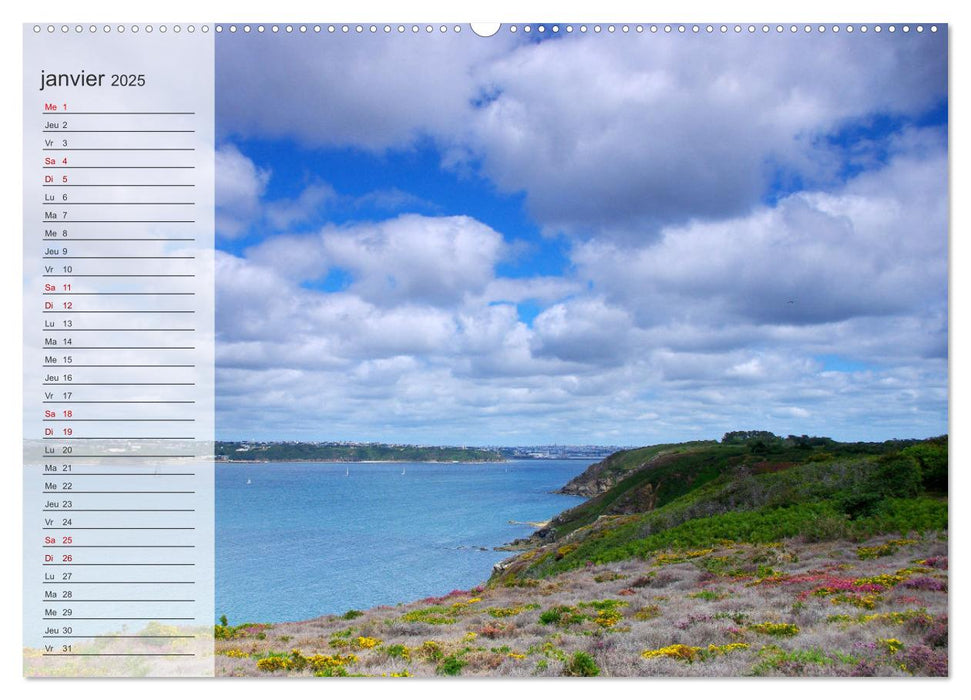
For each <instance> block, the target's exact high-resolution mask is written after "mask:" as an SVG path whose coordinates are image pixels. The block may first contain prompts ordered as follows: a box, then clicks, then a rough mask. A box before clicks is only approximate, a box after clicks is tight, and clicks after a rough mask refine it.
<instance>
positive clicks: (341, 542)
mask: <svg viewBox="0 0 971 700" xmlns="http://www.w3.org/2000/svg"><path fill="white" fill-rule="evenodd" d="M589 464H590V462H586V461H577V460H549V461H547V460H534V461H528V460H527V461H512V462H502V463H489V464H429V463H408V464H366V463H363V464H362V463H356V464H337V463H306V462H304V463H289V462H280V463H269V464H239V463H234V464H217V465H216V533H217V535H216V615H217V616H218V615H222V614H225V615H226V616H227V617H228V618H229V621H230V624H240V623H242V622H283V621H288V620H305V619H310V618H313V617H317V616H319V615H325V614H332V613H343V612H345V611H347V610H349V609H364V608H368V607H372V606H375V605H394V604H396V603H399V602H408V601H412V600H416V599H419V598H424V597H427V596H433V595H443V594H445V593H448V592H449V591H451V590H454V589H457V588H458V589H468V588H471V587H473V586H475V585H477V584H479V583H482V582H483V581H485V580H486V579H487V578H488V577H489V574H490V573H491V571H492V565H493V564H495V563H496V562H498V561H500V560H502V559H504V558H506V557H507V556H509V555H510V553H509V552H496V551H494V550H493V549H492V548H493V547H495V546H497V545H501V544H504V543H506V542H509V541H510V540H513V539H515V538H517V537H524V536H526V535H528V534H530V533H531V532H532V531H533V530H534V528H533V527H531V526H529V525H515V524H511V523H510V521H517V522H520V523H522V522H526V521H533V522H535V521H542V520H547V519H549V518H550V517H551V516H553V515H555V514H557V513H559V512H560V511H563V510H566V509H567V508H570V507H572V506H574V505H577V504H578V503H581V502H582V501H583V499H582V498H579V497H576V496H565V495H558V494H552V493H550V492H551V491H553V490H554V489H556V488H559V487H560V486H562V485H563V484H565V483H566V482H567V481H569V480H570V479H571V478H572V477H574V476H576V475H577V474H579V473H580V472H582V471H583V470H584V469H586V467H587V466H588V465H589Z"/></svg>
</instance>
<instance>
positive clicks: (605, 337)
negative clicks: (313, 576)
mask: <svg viewBox="0 0 971 700" xmlns="http://www.w3.org/2000/svg"><path fill="white" fill-rule="evenodd" d="M534 34H535V33H534ZM254 43H258V44H259V45H260V51H258V52H257V51H253V50H252V49H253V47H254ZM946 85H947V63H946V43H945V40H944V37H943V35H941V34H938V35H932V34H931V33H929V32H927V33H924V34H922V35H919V34H916V33H912V34H909V35H902V34H899V35H889V34H885V35H882V36H875V35H871V36H861V35H855V36H850V35H845V34H844V35H841V36H833V35H829V36H817V35H810V36H802V35H795V36H790V35H782V36H775V35H768V36H759V35H756V36H652V35H647V34H645V35H629V36H616V35H596V36H593V35H586V36H580V35H577V34H574V35H570V36H567V35H565V34H561V35H560V38H559V39H558V40H556V41H536V40H535V39H534V38H532V37H524V36H523V34H522V33H521V32H520V33H518V34H515V35H514V34H510V33H507V32H500V34H499V35H497V36H496V37H492V38H490V39H481V38H478V37H475V36H472V35H471V34H469V33H468V32H466V33H465V34H462V35H457V36H456V35H451V34H450V35H446V36H439V35H437V34H436V35H433V36H424V35H419V36H409V35H404V36H397V35H394V34H392V35H390V36H382V35H378V36H367V35H364V36H361V35H356V36H330V35H326V36H325V35H316V36H315V35H309V36H275V37H265V36H264V37H258V36H252V35H250V36H246V35H241V34H237V35H221V36H219V37H218V40H217V134H218V135H217V138H218V151H217V248H218V253H217V333H218V336H217V337H218V346H217V426H218V427H217V432H218V437H220V438H224V439H228V438H252V439H320V440H375V441H397V442H415V443H425V444H444V443H448V444H529V443H544V442H559V443H609V444H646V443H651V442H660V441H668V440H683V439H695V438H705V437H719V436H720V435H721V434H722V433H724V432H725V431H727V430H735V429H752V428H758V429H769V430H774V431H775V432H778V433H781V434H788V433H796V434H802V433H810V434H821V435H831V436H833V437H837V438H843V439H887V438H892V437H915V436H917V437H919V436H929V435H936V434H940V433H943V432H946V431H947V416H948V414H947V406H948V404H947V380H948V376H947V284H948V280H947V243H948V230H947V221H948V200H947V197H948V189H947V88H946Z"/></svg>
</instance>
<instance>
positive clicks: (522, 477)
mask: <svg viewBox="0 0 971 700" xmlns="http://www.w3.org/2000/svg"><path fill="white" fill-rule="evenodd" d="M645 13H646V11H645V12H641V11H639V12H638V13H637V14H641V15H643V14H645ZM398 14H400V15H402V16H404V15H407V14H408V13H407V12H406V11H402V12H400V13H398ZM632 14H633V13H632ZM553 19H555V17H554V18H553ZM631 19H632V20H633V19H635V18H634V17H632V18H631ZM929 19H931V20H933V19H935V18H934V17H930V18H929ZM22 32H23V81H22V82H23V103H22V104H23V181H22V182H23V227H22V229H23V336H22V337H23V342H22V346H23V497H22V508H23V569H22V570H23V584H22V589H23V643H22V647H23V675H24V676H27V677H31V678H41V677H43V678H52V677H54V678H63V677H124V678H131V677H169V678H173V677H182V678H185V677H194V678H199V677H218V678H223V677H247V678H263V679H266V678H273V679H284V678H286V679H310V678H337V677H368V678H406V677H420V678H426V679H438V682H441V681H443V680H445V679H450V678H478V679H493V678H518V679H531V678H543V679H552V678H574V679H575V678H589V677H597V678H615V677H621V678H671V677H688V676H691V677H706V678H716V677H717V678H726V677H731V678H738V677H790V678H792V677H795V678H807V677H828V678H834V677H861V676H866V677H878V678H887V677H894V678H912V677H919V678H926V677H941V676H943V677H947V676H949V675H950V671H949V649H950V647H949V636H948V629H949V628H948V616H949V610H950V607H949V576H948V574H949V566H948V559H949V539H948V532H949V516H948V492H949V484H950V483H951V482H950V479H949V469H948V467H949V458H948V442H949V439H948V438H949V382H950V380H951V375H950V373H949V282H950V280H949V244H950V239H949V215H950V206H951V200H950V196H949V193H950V189H949V136H948V134H949V90H948V73H949V59H948V55H949V53H948V52H949V47H948V35H949V25H948V24H947V23H946V22H933V21H927V22H916V21H914V22H884V21H875V22H852V23H847V22H820V21H813V22H805V21H804V22H786V23H778V22H738V23H734V22H732V23H725V22H690V23H687V22H686V23H670V22H656V23H652V22H644V21H627V22H625V21H614V22H528V23H522V22H520V23H494V24H486V23H483V24H469V23H468V22H455V21H452V22H441V21H437V22H428V21H421V22H402V21H394V22H357V23H355V22H347V23H344V22H278V23H273V22H262V23H260V22H252V23H245V22H242V23H232V22H182V23H180V22H137V23H131V22H116V21H112V22H106V21H101V20H99V21H86V22H78V21H70V22H47V21H45V22H29V21H28V22H27V23H25V24H24V25H23V27H22ZM38 682H39V681H38ZM33 683H36V682H34V681H32V684H33Z"/></svg>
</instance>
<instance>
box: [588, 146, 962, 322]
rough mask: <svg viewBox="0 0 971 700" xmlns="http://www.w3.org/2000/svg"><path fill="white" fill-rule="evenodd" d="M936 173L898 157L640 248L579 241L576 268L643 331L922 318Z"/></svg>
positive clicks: (941, 235)
mask: <svg viewBox="0 0 971 700" xmlns="http://www.w3.org/2000/svg"><path fill="white" fill-rule="evenodd" d="M945 177H946V158H945V156H944V154H943V153H938V154H937V155H936V156H935V157H933V158H929V159H926V160H915V159H912V158H909V157H903V156H902V157H900V158H898V159H896V160H895V161H894V162H893V163H891V164H890V165H889V166H887V167H886V168H884V169H882V170H880V171H876V172H869V173H866V174H864V175H861V176H859V177H858V178H856V179H855V180H853V181H851V182H850V183H848V184H847V185H846V186H845V187H843V188H841V189H840V190H837V191H835V192H801V193H797V194H793V195H791V196H789V197H786V198H785V199H783V200H781V201H780V202H779V203H778V204H777V205H776V206H774V207H760V208H758V209H757V210H756V211H754V212H753V213H752V214H750V215H748V216H745V217H739V218H732V219H727V220H723V221H718V222H694V223H691V224H688V225H686V226H683V227H672V228H668V229H664V230H663V231H662V234H661V237H660V239H659V240H658V241H657V242H656V243H654V244H651V245H647V246H641V247H636V248H632V247H629V246H627V247H625V246H621V245H619V244H617V243H614V242H611V241H604V240H598V241H593V242H589V243H585V244H582V245H580V246H579V247H578V248H577V250H576V261H577V263H578V266H579V267H580V270H581V272H580V274H581V275H583V276H585V277H587V278H589V279H590V280H592V281H593V282H594V284H595V285H596V287H597V288H598V289H601V290H603V291H604V292H605V293H606V296H607V298H608V299H609V300H611V301H612V302H614V303H621V304H623V305H625V306H627V307H628V308H631V309H633V310H634V312H635V314H636V317H637V319H638V322H639V323H640V324H642V325H646V326H650V325H655V324H663V323H667V322H670V321H671V320H672V315H674V318H675V319H678V318H680V320H682V321H685V322H690V321H691V320H692V319H695V320H704V321H705V322H707V323H711V324H719V323H724V322H726V321H730V322H749V323H753V324H779V325H806V324H821V323H829V322H838V321H843V320H847V319H851V318H856V317H865V316H893V315H901V314H902V315H908V314H915V313H925V312H927V311H930V310H934V309H935V307H937V308H938V309H939V307H940V306H941V304H943V303H944V301H945V299H946V288H947V211H948V209H947V190H946V183H945V181H944V178H945ZM740 340H741V339H740Z"/></svg>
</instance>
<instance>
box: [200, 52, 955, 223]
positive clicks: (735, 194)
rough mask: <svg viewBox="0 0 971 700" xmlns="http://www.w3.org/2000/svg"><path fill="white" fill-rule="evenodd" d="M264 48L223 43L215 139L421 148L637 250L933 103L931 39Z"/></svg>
mask: <svg viewBox="0 0 971 700" xmlns="http://www.w3.org/2000/svg"><path fill="white" fill-rule="evenodd" d="M264 39H265V38H261V37H257V36H248V37H244V36H238V37H228V40H227V41H225V42H220V47H219V51H220V56H219V60H218V61H217V67H218V70H219V71H220V80H221V81H224V82H225V83H226V84H232V85H233V86H234V89H233V90H226V91H223V92H221V93H220V105H221V108H222V109H221V115H224V116H223V117H221V119H220V126H221V128H223V129H224V131H225V135H227V136H232V135H234V134H235V135H242V136H251V135H258V136H260V137H288V138H289V137H292V138H295V139H297V140H298V141H299V142H301V143H303V144H305V145H307V146H311V147H328V146H334V147H352V148H358V149H363V150H366V151H374V152H382V151H385V150H388V149H392V150H407V149H411V148H413V147H415V146H416V145H417V144H420V143H425V142H427V141H428V140H429V139H430V140H431V141H432V142H434V143H435V144H437V145H438V147H439V148H440V149H441V151H442V152H443V162H444V163H445V164H446V165H448V166H449V167H453V168H456V169H460V170H463V171H472V172H480V173H483V174H485V175H486V176H488V177H489V178H491V179H492V180H493V181H494V182H495V183H496V184H497V185H498V186H499V187H500V188H502V189H503V190H506V191H510V192H520V191H522V192H525V193H526V196H527V203H528V205H529V208H530V210H531V211H532V213H533V214H534V216H535V217H536V218H537V219H538V220H539V221H540V222H541V223H542V224H544V225H547V226H550V227H552V228H554V229H560V228H562V229H567V230H596V231H598V232H599V233H600V234H604V233H612V234H613V235H617V236H627V237H629V236H631V235H635V234H636V236H637V237H638V239H641V240H642V239H643V238H644V237H645V236H650V235H651V234H652V233H653V232H654V231H655V230H656V229H657V227H659V226H661V225H664V224H667V223H671V222H678V221H685V220H687V219H689V218H699V217H700V218H721V217H726V216H738V215H741V214H744V213H745V212H747V211H748V209H749V208H750V207H752V206H753V205H755V204H757V203H758V202H759V201H760V199H761V198H762V197H763V195H764V194H765V193H766V191H767V190H768V188H769V184H770V182H771V180H772V178H773V177H774V176H775V175H776V170H777V169H780V168H781V169H782V170H783V171H784V172H787V173H789V174H791V175H798V177H799V178H800V179H801V180H803V181H805V182H809V183H812V182H824V183H826V182H830V181H831V180H832V178H833V177H834V176H835V175H836V172H837V170H838V169H839V167H840V157H839V156H838V155H837V153H838V151H839V150H840V149H839V147H837V146H833V145H831V144H830V145H828V144H827V142H826V141H825V139H823V138H822V137H823V136H825V135H827V134H830V133H832V132H835V131H838V130H839V129H840V128H842V127H843V126H845V125H846V124H847V123H848V122H850V121H852V120H866V119H868V118H870V117H871V116H873V115H874V114H892V115H903V116H909V117H913V116H917V115H920V114H922V113H923V112H925V111H927V110H928V109H931V108H933V107H935V106H937V105H938V104H939V103H940V102H941V101H942V100H943V99H944V98H945V97H946V94H947V74H946V62H945V61H944V60H943V56H944V50H945V37H944V36H940V35H932V34H929V33H925V34H923V35H911V36H908V37H900V36H893V35H889V34H888V35H883V36H880V35H873V36H857V35H846V34H844V35H827V36H817V35H815V34H813V35H809V36H804V35H803V34H802V33H800V34H796V35H789V34H788V33H786V34H785V35H781V36H777V35H775V34H774V33H773V34H770V35H754V36H747V35H745V36H734V35H731V34H729V35H725V36H721V35H705V36H698V37H692V36H682V35H677V36H660V35H657V36H655V35H649V34H646V33H645V34H644V35H631V36H624V37H619V36H595V35H586V36H581V35H573V36H569V37H562V38H560V39H557V40H552V41H542V42H538V43H536V42H524V41H523V40H522V38H521V37H516V36H513V35H510V34H507V33H502V34H501V35H500V36H497V37H493V38H491V39H489V40H482V39H478V38H476V37H473V36H470V35H468V34H462V35H454V34H453V33H447V34H444V35H442V36H437V35H436V36H435V37H434V38H432V37H423V36H418V37H412V36H409V35H405V36H397V35H394V36H382V35H377V36H369V35H353V36H346V37H345V36H328V37H327V40H326V41H321V40H320V37H314V36H310V35H308V36H296V35H295V36H292V37H287V41H272V42H269V43H266V44H264V45H261V52H256V51H252V50H251V47H250V46H249V45H250V44H252V43H254V42H261V43H262V42H263V41H264ZM702 42H703V44H702ZM856 157H862V156H856ZM868 157H872V156H868Z"/></svg>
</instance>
